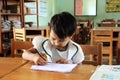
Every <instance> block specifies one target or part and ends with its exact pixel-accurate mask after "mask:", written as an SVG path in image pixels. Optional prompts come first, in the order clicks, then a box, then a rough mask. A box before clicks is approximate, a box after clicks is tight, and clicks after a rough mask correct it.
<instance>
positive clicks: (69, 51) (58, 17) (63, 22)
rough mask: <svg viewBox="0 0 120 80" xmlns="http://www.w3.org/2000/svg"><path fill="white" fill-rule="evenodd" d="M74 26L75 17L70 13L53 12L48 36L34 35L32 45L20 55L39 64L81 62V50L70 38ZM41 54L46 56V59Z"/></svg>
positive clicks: (74, 28)
mask: <svg viewBox="0 0 120 80" xmlns="http://www.w3.org/2000/svg"><path fill="white" fill-rule="evenodd" d="M76 27H77V25H76V19H75V18H74V17H73V16H72V15H71V14H70V13H68V12H61V13H59V14H55V15H54V16H53V17H52V18H51V21H50V37H49V38H45V37H42V36H36V37H35V38H34V39H33V41H32V43H33V45H34V47H33V48H31V49H29V50H26V51H25V52H24V53H23V54H22V57H23V58H24V59H26V60H30V61H33V62H34V63H35V64H39V65H43V64H46V63H47V62H53V63H60V64H80V63H82V61H83V60H84V54H83V51H82V49H81V47H80V45H79V44H77V43H75V42H73V41H72V40H71V38H72V35H73V34H74V32H75V30H76ZM42 54H45V55H46V56H47V60H46V59H45V57H44V56H42ZM41 56H42V57H41Z"/></svg>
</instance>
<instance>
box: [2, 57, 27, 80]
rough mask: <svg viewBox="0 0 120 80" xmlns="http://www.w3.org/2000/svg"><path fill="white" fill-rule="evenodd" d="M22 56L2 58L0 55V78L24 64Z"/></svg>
mask: <svg viewBox="0 0 120 80" xmlns="http://www.w3.org/2000/svg"><path fill="white" fill-rule="evenodd" d="M26 63H27V61H24V60H23V59H22V58H5V57H4V58H3V57H0V78H2V77H4V76H5V75H7V74H9V73H11V72H13V71H15V70H16V69H17V68H19V67H21V66H22V65H24V64H26Z"/></svg>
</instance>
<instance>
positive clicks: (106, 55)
mask: <svg viewBox="0 0 120 80" xmlns="http://www.w3.org/2000/svg"><path fill="white" fill-rule="evenodd" d="M112 37H113V31H112V30H111V29H109V30H97V29H92V30H91V44H96V43H101V44H102V60H105V59H107V60H108V62H109V64H112V41H113V40H112ZM102 62H103V61H102Z"/></svg>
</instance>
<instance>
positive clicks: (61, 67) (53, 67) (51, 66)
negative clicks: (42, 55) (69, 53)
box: [30, 63, 77, 72]
mask: <svg viewBox="0 0 120 80" xmlns="http://www.w3.org/2000/svg"><path fill="white" fill-rule="evenodd" d="M76 66H77V64H57V63H47V64H45V65H32V67H31V68H30V69H32V70H45V71H55V72H71V71H72V70H73V69H74V68H75V67H76Z"/></svg>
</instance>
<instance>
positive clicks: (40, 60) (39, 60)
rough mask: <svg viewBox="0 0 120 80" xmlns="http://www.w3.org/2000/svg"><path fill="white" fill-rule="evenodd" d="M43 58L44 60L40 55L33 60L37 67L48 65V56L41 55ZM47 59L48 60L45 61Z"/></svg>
mask: <svg viewBox="0 0 120 80" xmlns="http://www.w3.org/2000/svg"><path fill="white" fill-rule="evenodd" d="M41 56H42V57H43V58H44V59H43V58H42V57H40V56H39V55H38V54H35V56H34V57H33V58H34V59H33V61H34V63H35V64H36V65H44V64H46V63H47V57H46V55H45V54H44V55H43V54H41ZM45 59H46V60H45Z"/></svg>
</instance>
